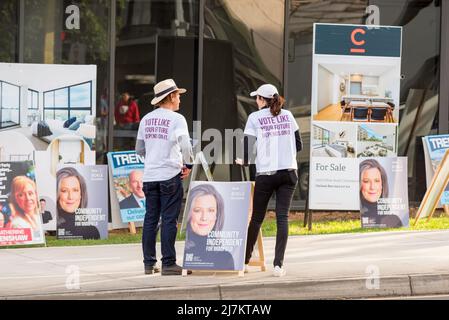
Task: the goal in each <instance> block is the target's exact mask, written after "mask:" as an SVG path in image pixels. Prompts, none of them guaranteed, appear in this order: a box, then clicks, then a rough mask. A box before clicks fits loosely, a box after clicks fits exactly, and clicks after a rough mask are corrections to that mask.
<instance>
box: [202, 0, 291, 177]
mask: <svg viewBox="0 0 449 320" xmlns="http://www.w3.org/2000/svg"><path fill="white" fill-rule="evenodd" d="M205 3H206V5H205V8H204V17H205V28H204V37H205V39H204V66H203V69H204V73H203V111H202V119H201V120H202V130H203V131H204V130H206V129H209V128H214V129H218V130H220V131H221V132H222V134H223V133H224V130H225V129H227V128H233V129H234V128H241V129H243V128H244V126H245V124H246V121H247V119H248V115H249V114H250V113H252V112H254V111H256V110H257V105H256V102H255V99H253V98H251V97H250V96H249V94H250V93H251V92H252V91H254V90H255V89H257V88H258V87H259V86H260V85H261V84H263V83H271V84H273V85H275V86H276V87H277V88H278V89H279V91H280V92H281V93H282V91H283V73H284V72H283V51H284V50H283V43H284V8H285V7H284V5H285V4H284V1H278V0H264V1H263V3H262V2H259V1H232V0H223V1H214V0H206V2H205ZM217 61H220V63H217ZM223 136H224V135H223ZM240 140H241V139H239V138H238V139H237V141H239V142H240ZM202 147H203V148H204V147H205V145H204V144H203V146H202ZM223 150H225V145H224V142H223ZM206 157H208V156H207V155H206ZM208 161H209V162H212V161H213V159H208ZM226 161H229V159H226ZM230 162H231V163H232V162H233V160H231V161H230ZM251 169H252V170H251V179H254V178H255V170H254V169H255V168H253V167H251ZM214 176H215V177H216V178H217V179H220V180H223V181H229V180H239V179H241V177H240V168H238V167H237V166H234V165H231V166H230V165H217V166H215V170H214Z"/></svg>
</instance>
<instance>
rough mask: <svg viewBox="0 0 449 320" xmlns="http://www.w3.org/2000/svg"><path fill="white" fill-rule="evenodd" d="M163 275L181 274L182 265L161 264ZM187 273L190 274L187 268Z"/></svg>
mask: <svg viewBox="0 0 449 320" xmlns="http://www.w3.org/2000/svg"><path fill="white" fill-rule="evenodd" d="M161 274H162V275H163V276H180V275H182V267H180V266H178V265H177V264H172V265H171V266H162V273H161ZM187 274H192V271H190V270H188V271H187Z"/></svg>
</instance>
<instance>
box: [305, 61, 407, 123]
mask: <svg viewBox="0 0 449 320" xmlns="http://www.w3.org/2000/svg"><path fill="white" fill-rule="evenodd" d="M350 58H351V59H352V60H353V61H352V62H349V61H348V58H347V57H340V56H338V57H335V58H333V59H330V58H329V57H318V58H316V60H318V62H315V64H314V68H317V72H315V73H314V74H315V76H314V79H313V81H314V89H313V93H314V94H313V97H312V112H313V117H314V120H322V121H344V122H380V123H397V122H398V117H399V108H398V106H399V90H400V60H398V59H397V58H384V57H382V58H374V57H369V58H367V57H350Z"/></svg>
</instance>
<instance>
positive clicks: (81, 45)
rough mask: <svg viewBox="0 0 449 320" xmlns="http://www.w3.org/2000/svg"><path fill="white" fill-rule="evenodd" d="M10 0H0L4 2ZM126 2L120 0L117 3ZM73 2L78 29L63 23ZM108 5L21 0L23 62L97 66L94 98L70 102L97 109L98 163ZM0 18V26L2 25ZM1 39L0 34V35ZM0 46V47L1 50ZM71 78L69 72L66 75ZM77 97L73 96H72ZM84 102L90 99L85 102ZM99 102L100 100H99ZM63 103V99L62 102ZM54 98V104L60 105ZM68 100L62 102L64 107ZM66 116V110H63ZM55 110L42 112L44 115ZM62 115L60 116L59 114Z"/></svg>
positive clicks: (104, 113) (103, 0)
mask: <svg viewBox="0 0 449 320" xmlns="http://www.w3.org/2000/svg"><path fill="white" fill-rule="evenodd" d="M5 1H6V2H11V0H1V1H0V8H1V6H2V4H3V2H5ZM16 1H17V2H19V1H18V0H16ZM126 2H129V1H125V0H120V1H118V5H121V4H123V3H126ZM72 4H76V5H78V7H79V8H80V14H81V26H80V27H81V28H80V29H79V30H77V29H67V28H66V26H65V22H66V20H67V18H68V17H69V15H68V14H66V12H65V11H66V8H67V7H68V6H70V5H72ZM110 6H111V1H109V0H95V1H89V0H80V1H72V0H58V1H56V0H51V1H49V0H24V7H25V10H24V19H23V21H24V25H25V30H24V31H25V32H24V41H23V42H24V53H23V54H24V62H25V63H46V64H83V65H89V64H91V65H96V66H97V81H96V83H97V85H96V86H95V87H93V88H92V90H96V95H95V96H96V101H91V99H92V96H89V98H88V99H87V98H81V99H80V100H73V101H70V104H72V103H73V104H74V107H76V108H77V107H80V108H85V107H87V108H97V110H95V111H96V112H94V111H93V110H91V112H92V114H96V115H98V116H99V117H101V120H100V121H98V125H97V135H96V137H97V138H96V142H95V145H96V154H97V162H98V163H106V156H105V155H106V152H107V147H108V146H107V141H108V138H107V130H108V121H107V117H108V116H109V107H110V105H109V101H107V100H108V99H107V98H108V97H107V95H106V96H104V95H103V93H104V92H106V91H107V90H108V87H109V76H110V74H109V59H110V50H109V40H110V36H111V34H110V32H109V30H110V28H109V27H110V23H111V20H110ZM2 22H3V21H2V18H0V25H2ZM0 38H1V37H0ZM1 50H2V48H1V47H0V52H1ZM67 80H69V81H70V75H67ZM75 99H76V98H75ZM45 100H46V103H45V107H46V108H48V107H55V104H54V103H55V101H54V100H52V101H51V102H50V103H49V102H47V101H49V100H48V97H46V98H45ZM87 101H89V102H88V103H87ZM100 101H101V102H100ZM61 103H62V101H61ZM61 103H60V102H59V101H56V104H61ZM68 105H69V102H65V106H64V108H67V107H68ZM65 113H66V114H67V116H68V113H67V112H65ZM50 114H51V115H52V116H51V118H52V119H53V118H54V117H55V116H54V112H53V111H49V112H47V111H46V112H44V116H45V118H47V117H49V115H50ZM61 116H62V115H61Z"/></svg>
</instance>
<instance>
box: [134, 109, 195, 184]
mask: <svg viewBox="0 0 449 320" xmlns="http://www.w3.org/2000/svg"><path fill="white" fill-rule="evenodd" d="M181 136H187V137H188V139H190V135H189V129H188V126H187V121H186V119H185V118H184V116H183V115H181V114H179V113H177V112H174V111H171V110H168V109H164V108H158V109H156V110H154V111H152V112H150V113H148V114H147V115H146V116H145V117H143V119H142V120H141V122H140V125H139V131H138V133H137V139H138V140H143V141H144V142H145V169H144V174H143V182H155V181H166V180H170V179H171V178H173V177H175V176H176V175H177V174H179V173H180V172H181V170H182V168H183V156H182V153H181V146H180V144H179V142H178V141H179V138H180V137H181Z"/></svg>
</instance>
